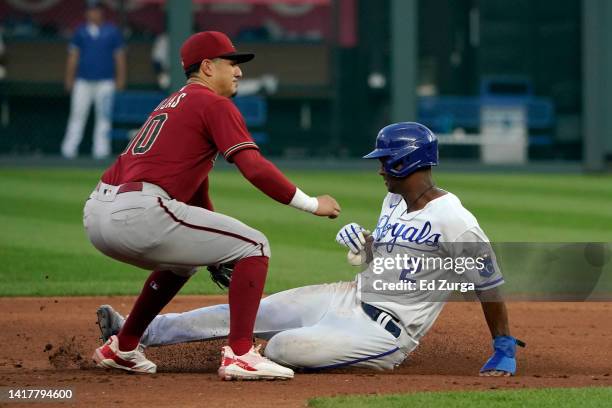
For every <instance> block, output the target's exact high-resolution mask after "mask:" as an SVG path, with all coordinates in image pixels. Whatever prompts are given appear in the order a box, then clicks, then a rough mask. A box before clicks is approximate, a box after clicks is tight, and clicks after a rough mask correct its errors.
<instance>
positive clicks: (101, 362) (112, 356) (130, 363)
mask: <svg viewBox="0 0 612 408" xmlns="http://www.w3.org/2000/svg"><path fill="white" fill-rule="evenodd" d="M143 351H144V347H143V346H142V345H139V346H138V347H137V348H136V349H135V350H132V351H120V350H119V340H118V339H117V336H111V337H110V338H109V339H108V341H107V342H106V343H104V345H103V346H101V347H98V348H97V349H96V350H95V351H94V353H93V356H92V358H93V361H94V362H95V363H96V365H97V366H98V367H102V368H118V369H120V370H125V371H130V372H136V373H147V374H155V372H157V366H156V365H155V363H153V362H152V361H149V360H147V358H146V357H145V355H144V352H143Z"/></svg>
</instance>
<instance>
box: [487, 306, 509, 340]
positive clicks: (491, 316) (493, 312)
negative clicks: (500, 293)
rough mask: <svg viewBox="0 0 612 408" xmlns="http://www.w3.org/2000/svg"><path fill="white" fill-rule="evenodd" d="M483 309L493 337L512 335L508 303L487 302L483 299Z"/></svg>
mask: <svg viewBox="0 0 612 408" xmlns="http://www.w3.org/2000/svg"><path fill="white" fill-rule="evenodd" d="M481 305H482V311H483V312H484V316H485V319H486V321H487V325H488V326H489V331H490V332H491V337H493V338H495V337H497V336H510V326H509V324H508V311H507V310H506V304H505V303H504V302H502V301H498V302H486V301H482V302H481Z"/></svg>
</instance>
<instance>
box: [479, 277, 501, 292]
mask: <svg viewBox="0 0 612 408" xmlns="http://www.w3.org/2000/svg"><path fill="white" fill-rule="evenodd" d="M504 282H505V281H504V278H503V277H501V278H498V279H495V280H494V281H492V282H488V283H483V284H482V285H475V286H474V288H475V289H478V290H482V289H487V288H489V287H492V286H494V285H496V284H498V283H504Z"/></svg>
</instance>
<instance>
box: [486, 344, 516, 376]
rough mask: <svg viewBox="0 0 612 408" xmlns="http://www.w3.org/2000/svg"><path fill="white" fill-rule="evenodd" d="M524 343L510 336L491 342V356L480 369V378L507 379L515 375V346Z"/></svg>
mask: <svg viewBox="0 0 612 408" xmlns="http://www.w3.org/2000/svg"><path fill="white" fill-rule="evenodd" d="M517 345H519V346H521V347H525V343H523V342H522V341H521V340H519V339H517V338H514V337H512V336H497V337H495V339H494V340H493V350H494V353H493V355H492V356H491V357H490V358H489V359H488V360H487V362H486V363H485V365H484V366H482V368H481V369H480V376H481V377H509V376H511V375H514V373H516V359H515V355H516V346H517Z"/></svg>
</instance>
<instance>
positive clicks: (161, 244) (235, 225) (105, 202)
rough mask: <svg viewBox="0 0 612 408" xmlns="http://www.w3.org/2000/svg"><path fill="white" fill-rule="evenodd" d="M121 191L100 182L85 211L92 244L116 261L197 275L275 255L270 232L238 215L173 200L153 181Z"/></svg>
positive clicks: (87, 229) (84, 217) (86, 227)
mask: <svg viewBox="0 0 612 408" xmlns="http://www.w3.org/2000/svg"><path fill="white" fill-rule="evenodd" d="M119 190H120V187H119V186H111V185H108V184H105V183H100V185H99V187H98V188H97V189H96V190H94V192H92V193H91V195H90V198H89V200H87V202H86V203H85V208H84V210H83V224H84V226H85V229H86V231H87V235H88V237H89V240H90V241H91V243H92V244H93V245H94V246H95V247H96V248H97V249H98V250H99V251H100V252H102V253H104V254H106V255H108V256H110V257H111V258H114V259H116V260H118V261H122V262H125V263H129V264H132V265H134V266H137V267H140V268H143V269H148V270H169V271H172V272H174V273H176V274H177V275H182V276H191V275H192V274H194V273H195V272H196V268H197V267H198V266H203V265H213V264H217V263H231V262H235V261H237V260H239V259H242V258H246V257H249V256H268V257H269V256H270V246H269V244H268V240H267V239H266V237H265V236H264V234H262V233H261V232H259V231H257V230H255V229H253V228H251V227H249V226H247V225H245V224H244V223H242V222H240V221H238V220H236V219H234V218H232V217H229V216H227V215H223V214H219V213H216V212H212V211H208V210H205V209H203V208H200V207H194V206H190V205H187V204H185V203H183V202H181V201H177V200H173V199H171V198H170V197H169V196H168V194H167V193H166V192H165V191H164V190H163V189H161V188H160V187H158V186H156V185H154V184H150V183H142V191H130V192H124V193H122V192H120V191H119Z"/></svg>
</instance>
